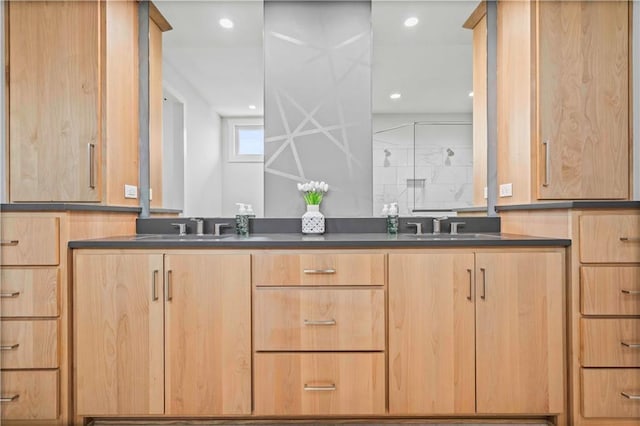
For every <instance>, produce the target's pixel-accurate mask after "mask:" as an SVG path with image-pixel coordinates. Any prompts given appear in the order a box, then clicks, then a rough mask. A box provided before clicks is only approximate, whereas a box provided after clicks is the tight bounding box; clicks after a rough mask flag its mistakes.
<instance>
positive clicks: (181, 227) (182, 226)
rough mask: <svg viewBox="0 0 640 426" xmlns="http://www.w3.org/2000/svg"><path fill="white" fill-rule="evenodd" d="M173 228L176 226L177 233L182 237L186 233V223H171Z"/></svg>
mask: <svg viewBox="0 0 640 426" xmlns="http://www.w3.org/2000/svg"><path fill="white" fill-rule="evenodd" d="M171 225H172V226H173V227H174V228H178V232H179V235H180V236H181V237H182V236H184V235H187V224H186V223H172V224H171Z"/></svg>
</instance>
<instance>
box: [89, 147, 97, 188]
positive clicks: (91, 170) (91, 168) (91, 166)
mask: <svg viewBox="0 0 640 426" xmlns="http://www.w3.org/2000/svg"><path fill="white" fill-rule="evenodd" d="M87 152H88V156H89V188H91V189H95V188H96V182H95V170H94V169H95V165H94V164H95V152H96V146H95V144H92V143H88V144H87Z"/></svg>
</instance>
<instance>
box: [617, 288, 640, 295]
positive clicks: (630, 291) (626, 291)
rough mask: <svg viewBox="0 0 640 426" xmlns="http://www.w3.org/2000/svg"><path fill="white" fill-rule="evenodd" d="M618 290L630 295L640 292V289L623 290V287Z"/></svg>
mask: <svg viewBox="0 0 640 426" xmlns="http://www.w3.org/2000/svg"><path fill="white" fill-rule="evenodd" d="M620 291H621V292H622V293H624V294H630V295H638V294H640V290H625V289H622V290H620Z"/></svg>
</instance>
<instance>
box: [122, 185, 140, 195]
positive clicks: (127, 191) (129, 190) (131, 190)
mask: <svg viewBox="0 0 640 426" xmlns="http://www.w3.org/2000/svg"><path fill="white" fill-rule="evenodd" d="M124 198H138V187H137V186H135V185H125V186H124Z"/></svg>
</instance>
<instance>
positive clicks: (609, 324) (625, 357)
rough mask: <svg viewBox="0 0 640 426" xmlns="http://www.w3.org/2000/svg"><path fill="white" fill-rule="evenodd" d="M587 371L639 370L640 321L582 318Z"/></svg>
mask: <svg viewBox="0 0 640 426" xmlns="http://www.w3.org/2000/svg"><path fill="white" fill-rule="evenodd" d="M580 338H581V341H582V344H581V348H582V352H581V354H580V356H581V359H582V365H583V366H584V367H640V319H623V318H598V319H595V318H583V319H582V321H581V322H580Z"/></svg>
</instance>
